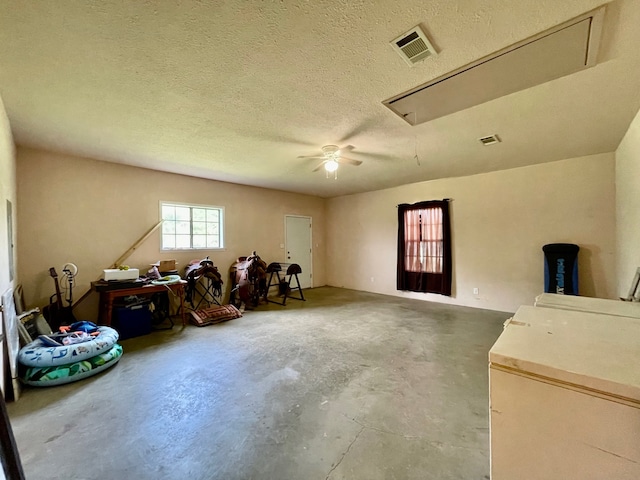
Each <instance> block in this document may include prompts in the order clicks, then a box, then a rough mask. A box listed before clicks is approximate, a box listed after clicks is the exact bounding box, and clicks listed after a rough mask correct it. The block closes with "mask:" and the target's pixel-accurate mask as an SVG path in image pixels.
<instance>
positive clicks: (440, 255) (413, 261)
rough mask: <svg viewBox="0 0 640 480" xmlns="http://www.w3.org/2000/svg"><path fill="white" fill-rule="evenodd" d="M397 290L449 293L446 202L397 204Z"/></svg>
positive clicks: (447, 203) (448, 243)
mask: <svg viewBox="0 0 640 480" xmlns="http://www.w3.org/2000/svg"><path fill="white" fill-rule="evenodd" d="M397 283H398V290H409V291H414V292H430V293H441V294H443V295H451V239H450V225H449V202H448V201H447V200H442V201H429V202H420V203H416V204H413V205H407V204H403V205H398V282H397Z"/></svg>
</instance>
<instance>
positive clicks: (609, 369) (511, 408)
mask: <svg viewBox="0 0 640 480" xmlns="http://www.w3.org/2000/svg"><path fill="white" fill-rule="evenodd" d="M489 390H490V416H491V435H490V436H491V478H492V480H516V479H526V480H536V479H545V480H549V479H562V480H570V479H576V480H577V479H580V480H589V479H594V480H595V479H605V478H606V479H629V480H631V479H633V480H637V479H640V321H639V320H637V319H633V318H628V317H614V316H609V315H602V314H596V313H586V312H577V311H568V310H559V309H551V308H538V307H528V306H524V307H520V309H519V310H518V311H517V312H516V314H515V315H514V317H513V318H512V319H511V321H509V322H507V324H506V326H505V330H504V331H503V333H502V334H501V335H500V337H499V338H498V340H497V341H496V343H495V344H494V345H493V347H492V348H491V351H490V352H489Z"/></svg>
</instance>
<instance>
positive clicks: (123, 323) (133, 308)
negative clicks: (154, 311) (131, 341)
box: [112, 301, 151, 340]
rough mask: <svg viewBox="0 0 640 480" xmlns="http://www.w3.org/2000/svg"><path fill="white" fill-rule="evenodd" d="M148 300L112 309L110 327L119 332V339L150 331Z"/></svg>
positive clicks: (137, 335)
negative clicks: (112, 314)
mask: <svg viewBox="0 0 640 480" xmlns="http://www.w3.org/2000/svg"><path fill="white" fill-rule="evenodd" d="M149 305H150V302H148V301H145V302H140V303H136V304H133V305H126V306H121V307H117V308H115V309H114V314H115V315H114V316H113V317H114V318H113V322H112V327H113V328H115V329H116V330H117V331H118V333H119V334H120V340H126V339H127V338H132V337H139V336H140V335H147V334H149V333H151V310H149Z"/></svg>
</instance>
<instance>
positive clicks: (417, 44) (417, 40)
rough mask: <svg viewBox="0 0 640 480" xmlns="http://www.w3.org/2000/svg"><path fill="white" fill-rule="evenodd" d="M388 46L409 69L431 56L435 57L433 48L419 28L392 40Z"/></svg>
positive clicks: (435, 53)
mask: <svg viewBox="0 0 640 480" xmlns="http://www.w3.org/2000/svg"><path fill="white" fill-rule="evenodd" d="M390 45H391V46H392V47H393V49H394V50H395V51H396V52H398V54H399V55H400V56H401V57H402V59H403V60H404V61H405V62H407V63H408V64H409V66H410V67H413V65H414V64H415V63H418V62H419V61H420V60H424V59H425V58H427V57H430V56H431V55H437V52H436V50H435V48H433V45H431V42H430V41H429V39H428V38H427V36H426V35H425V34H424V32H423V31H422V29H421V28H420V27H419V26H416V27H415V28H412V29H411V30H409V31H408V32H406V33H403V34H402V35H400V36H399V37H398V38H396V39H395V40H392V41H391V43H390Z"/></svg>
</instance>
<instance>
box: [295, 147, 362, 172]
mask: <svg viewBox="0 0 640 480" xmlns="http://www.w3.org/2000/svg"><path fill="white" fill-rule="evenodd" d="M321 150H322V155H301V156H299V157H298V158H319V159H321V160H322V162H321V163H320V165H318V166H317V167H316V168H314V169H313V171H314V172H317V171H318V170H320V169H321V168H322V167H324V169H325V171H326V172H334V174H335V172H336V171H337V170H338V166H339V165H340V164H344V165H354V166H356V167H357V166H358V165H361V164H362V160H354V159H353V158H347V157H343V156H342V154H341V153H342V151H345V150H353V146H351V145H347V146H346V147H343V148H340V147H338V146H337V145H325V146H324V147H322V149H321Z"/></svg>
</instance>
